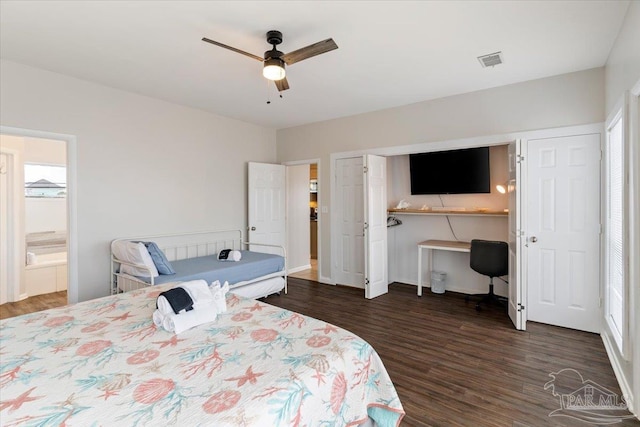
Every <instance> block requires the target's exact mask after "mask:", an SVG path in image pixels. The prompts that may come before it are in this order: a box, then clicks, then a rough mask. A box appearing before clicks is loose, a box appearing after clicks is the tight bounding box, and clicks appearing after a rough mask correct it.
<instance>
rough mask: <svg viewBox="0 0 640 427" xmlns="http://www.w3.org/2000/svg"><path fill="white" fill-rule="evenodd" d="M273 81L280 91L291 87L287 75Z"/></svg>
mask: <svg viewBox="0 0 640 427" xmlns="http://www.w3.org/2000/svg"><path fill="white" fill-rule="evenodd" d="M273 82H274V83H275V84H276V87H277V88H278V92H282V91H283V90H287V89H289V82H288V81H287V78H286V77H285V78H284V79H282V80H274V81H273Z"/></svg>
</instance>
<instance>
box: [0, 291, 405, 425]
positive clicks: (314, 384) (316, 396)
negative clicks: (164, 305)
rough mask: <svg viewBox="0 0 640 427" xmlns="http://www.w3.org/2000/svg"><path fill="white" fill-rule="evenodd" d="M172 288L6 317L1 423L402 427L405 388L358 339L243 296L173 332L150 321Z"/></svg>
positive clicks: (0, 332)
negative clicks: (371, 426) (367, 424)
mask: <svg viewBox="0 0 640 427" xmlns="http://www.w3.org/2000/svg"><path fill="white" fill-rule="evenodd" d="M174 286H175V285H174ZM168 287H171V285H169V286H156V287H154V288H153V289H142V290H138V291H133V292H129V293H126V294H120V295H114V296H109V297H105V298H101V299H97V300H92V301H87V302H83V303H79V304H75V305H70V306H66V307H62V308H58V309H51V310H47V311H43V312H39V313H33V314H29V315H24V316H20V317H15V318H11V319H6V320H2V321H0V420H1V421H0V424H2V425H3V426H14V425H21V426H58V425H65V426H114V425H118V426H128V425H131V426H142V425H180V426H216V427H218V426H265V427H266V426H269V427H271V426H287V427H291V426H294V427H295V426H308V427H312V426H327V427H328V426H352V425H357V424H359V423H362V422H364V421H365V420H366V419H367V416H370V417H371V418H372V419H374V420H375V421H376V422H377V423H378V424H379V425H380V426H397V425H399V423H400V420H401V418H402V416H403V414H404V411H403V409H402V405H401V404H400V401H399V399H398V396H397V394H396V390H395V388H394V387H393V384H392V383H391V380H390V379H389V376H388V374H387V372H386V370H385V368H384V366H383V365H382V362H381V360H380V358H379V357H378V355H377V353H376V352H375V351H374V350H373V349H372V347H371V346H370V345H369V344H367V343H366V342H365V341H363V340H362V339H361V338H359V337H357V336H356V335H353V334H352V333H350V332H348V331H345V330H343V329H340V328H338V327H336V326H333V325H331V324H328V323H325V322H322V321H319V320H316V319H313V318H311V317H307V316H303V315H300V314H298V313H294V312H292V311H288V310H284V309H281V308H278V307H274V306H271V305H269V304H264V303H261V302H259V301H254V300H248V299H243V298H240V297H238V296H236V295H234V294H228V295H227V307H228V311H227V312H226V313H224V314H220V315H219V316H218V318H217V320H216V321H215V322H213V323H208V324H205V325H201V326H199V327H196V328H194V329H190V330H188V331H186V332H183V333H182V334H180V335H174V334H172V333H169V332H165V331H163V330H161V329H160V330H159V329H156V327H155V326H154V324H153V322H152V319H151V316H152V312H153V310H154V309H155V300H156V297H157V295H158V294H159V293H160V292H162V291H163V290H165V289H167V288H168ZM283 298H286V296H283Z"/></svg>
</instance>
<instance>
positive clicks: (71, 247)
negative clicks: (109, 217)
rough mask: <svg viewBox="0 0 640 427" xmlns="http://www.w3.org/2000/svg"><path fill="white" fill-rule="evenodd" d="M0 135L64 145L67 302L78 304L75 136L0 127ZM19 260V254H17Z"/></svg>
mask: <svg viewBox="0 0 640 427" xmlns="http://www.w3.org/2000/svg"><path fill="white" fill-rule="evenodd" d="M0 134H4V135H12V136H19V137H26V138H42V139H53V140H57V141H62V142H65V143H66V149H67V277H68V285H67V302H68V303H69V304H73V303H76V302H78V215H77V214H78V202H77V167H78V166H77V140H76V136H75V135H68V134H62V133H55V132H46V131H39V130H33V129H23V128H16V127H10V126H0ZM14 256H15V254H14ZM18 259H20V254H18Z"/></svg>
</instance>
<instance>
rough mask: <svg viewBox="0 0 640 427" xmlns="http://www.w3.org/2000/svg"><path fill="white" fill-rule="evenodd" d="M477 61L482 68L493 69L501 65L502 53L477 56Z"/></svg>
mask: <svg viewBox="0 0 640 427" xmlns="http://www.w3.org/2000/svg"><path fill="white" fill-rule="evenodd" d="M478 61H480V64H481V65H482V67H483V68H487V67H494V66H496V65H499V64H502V52H495V53H490V54H488V55H482V56H478Z"/></svg>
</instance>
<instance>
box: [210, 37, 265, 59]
mask: <svg viewBox="0 0 640 427" xmlns="http://www.w3.org/2000/svg"><path fill="white" fill-rule="evenodd" d="M202 41H203V42H207V43H211V44H214V45H216V46H220V47H223V48H225V49H229V50H232V51H234V52H237V53H241V54H242V55H245V56H248V57H249V58H253V59H255V60H258V61H260V62H264V58H262V57H260V56H257V55H254V54H253V53H249V52H245V51H244V50H240V49H236V48H235V47H231V46H227V45H226V44H223V43H220V42H217V41H215V40H211V39H208V38H206V37H203V38H202Z"/></svg>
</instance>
